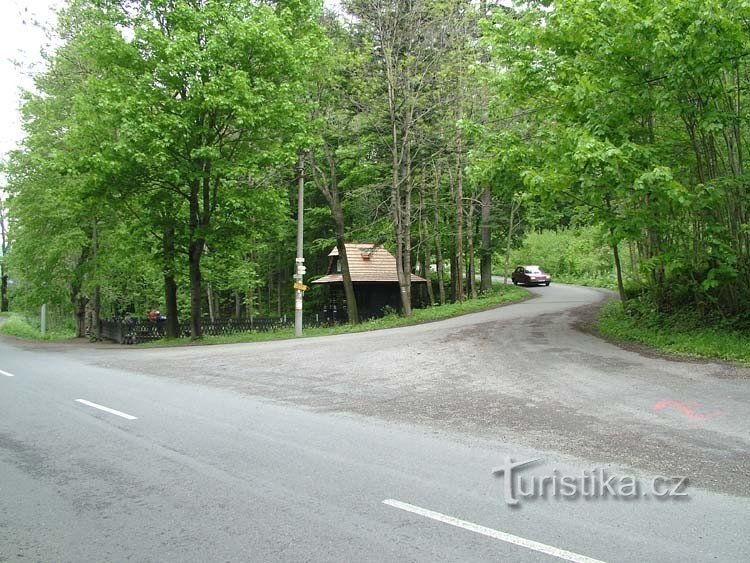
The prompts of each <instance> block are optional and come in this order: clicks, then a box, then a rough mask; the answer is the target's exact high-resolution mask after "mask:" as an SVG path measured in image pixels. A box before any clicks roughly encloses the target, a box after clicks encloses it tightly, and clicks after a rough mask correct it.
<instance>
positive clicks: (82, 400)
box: [76, 399, 138, 420]
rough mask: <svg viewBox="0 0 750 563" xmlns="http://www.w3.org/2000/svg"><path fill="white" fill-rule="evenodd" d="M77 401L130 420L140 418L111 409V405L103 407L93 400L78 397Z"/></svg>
mask: <svg viewBox="0 0 750 563" xmlns="http://www.w3.org/2000/svg"><path fill="white" fill-rule="evenodd" d="M76 403H81V404H82V405H88V406H89V407H94V408H95V409H99V410H100V411H104V412H108V413H109V414H114V415H115V416H121V417H122V418H127V419H128V420H138V417H137V416H133V415H130V414H127V413H124V412H121V411H116V410H115V409H111V408H109V407H103V406H102V405H97V404H96V403H92V402H91V401H87V400H86V399H76Z"/></svg>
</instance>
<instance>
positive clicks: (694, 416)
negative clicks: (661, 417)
mask: <svg viewBox="0 0 750 563" xmlns="http://www.w3.org/2000/svg"><path fill="white" fill-rule="evenodd" d="M667 407H672V408H673V409H677V410H678V411H680V412H681V413H682V414H684V415H685V416H686V417H688V418H689V419H690V420H708V419H709V418H714V417H715V416H720V415H722V414H724V413H723V412H722V411H716V412H713V413H709V414H701V413H699V412H695V410H693V409H694V408H697V407H698V404H697V403H692V402H690V403H681V402H679V401H659V402H658V403H656V404H655V405H654V412H661V411H663V410H664V409H666V408H667Z"/></svg>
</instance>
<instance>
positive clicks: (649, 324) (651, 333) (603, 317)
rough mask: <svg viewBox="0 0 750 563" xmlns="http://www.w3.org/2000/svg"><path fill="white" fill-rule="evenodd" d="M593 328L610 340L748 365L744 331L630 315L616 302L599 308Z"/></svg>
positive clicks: (749, 338)
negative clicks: (696, 325) (597, 318)
mask: <svg viewBox="0 0 750 563" xmlns="http://www.w3.org/2000/svg"><path fill="white" fill-rule="evenodd" d="M595 329H596V330H597V331H598V332H599V333H601V334H602V335H604V336H606V337H609V338H612V339H614V340H619V341H625V342H638V343H640V344H645V345H647V346H650V347H652V348H656V349H657V350H661V351H664V352H669V353H672V354H679V355H683V356H689V357H694V358H712V359H720V360H730V361H736V362H742V363H744V364H750V334H749V333H747V332H742V331H731V330H726V329H718V328H713V327H705V326H703V327H695V326H688V325H685V324H681V323H680V322H679V321H677V320H676V319H670V318H669V317H666V318H665V317H660V318H658V319H657V318H649V317H640V318H636V317H631V316H630V315H628V314H627V313H626V312H625V311H624V309H623V307H622V304H621V303H619V302H611V303H608V304H606V305H605V306H604V307H603V309H602V311H601V313H600V316H599V320H598V322H597V324H596V325H595Z"/></svg>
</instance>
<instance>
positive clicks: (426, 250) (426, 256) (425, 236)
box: [419, 185, 435, 307]
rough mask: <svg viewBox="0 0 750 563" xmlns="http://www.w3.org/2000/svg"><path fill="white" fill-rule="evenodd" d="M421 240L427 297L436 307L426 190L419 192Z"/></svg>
mask: <svg viewBox="0 0 750 563" xmlns="http://www.w3.org/2000/svg"><path fill="white" fill-rule="evenodd" d="M423 187H424V185H423ZM419 241H420V245H421V246H422V277H423V278H424V279H426V280H427V299H428V300H429V302H430V307H434V306H435V290H434V289H433V287H432V279H431V276H430V273H431V272H430V269H431V265H432V249H431V248H430V234H429V232H428V230H427V217H425V208H424V190H422V191H420V192H419Z"/></svg>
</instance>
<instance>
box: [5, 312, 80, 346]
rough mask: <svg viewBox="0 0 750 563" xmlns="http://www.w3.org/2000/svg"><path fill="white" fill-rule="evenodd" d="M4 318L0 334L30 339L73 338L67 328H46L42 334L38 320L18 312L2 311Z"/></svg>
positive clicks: (72, 334)
mask: <svg viewBox="0 0 750 563" xmlns="http://www.w3.org/2000/svg"><path fill="white" fill-rule="evenodd" d="M2 316H3V317H4V318H5V320H4V321H3V323H2V324H0V334H8V335H10V336H17V337H18V338H28V339H30V340H64V339H67V338H73V337H74V336H75V334H74V333H73V332H72V331H69V330H59V329H58V330H47V332H46V333H45V334H44V335H42V332H41V330H40V328H39V325H38V321H34V320H32V319H30V318H29V317H27V316H25V315H22V314H20V313H3V315H2Z"/></svg>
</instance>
